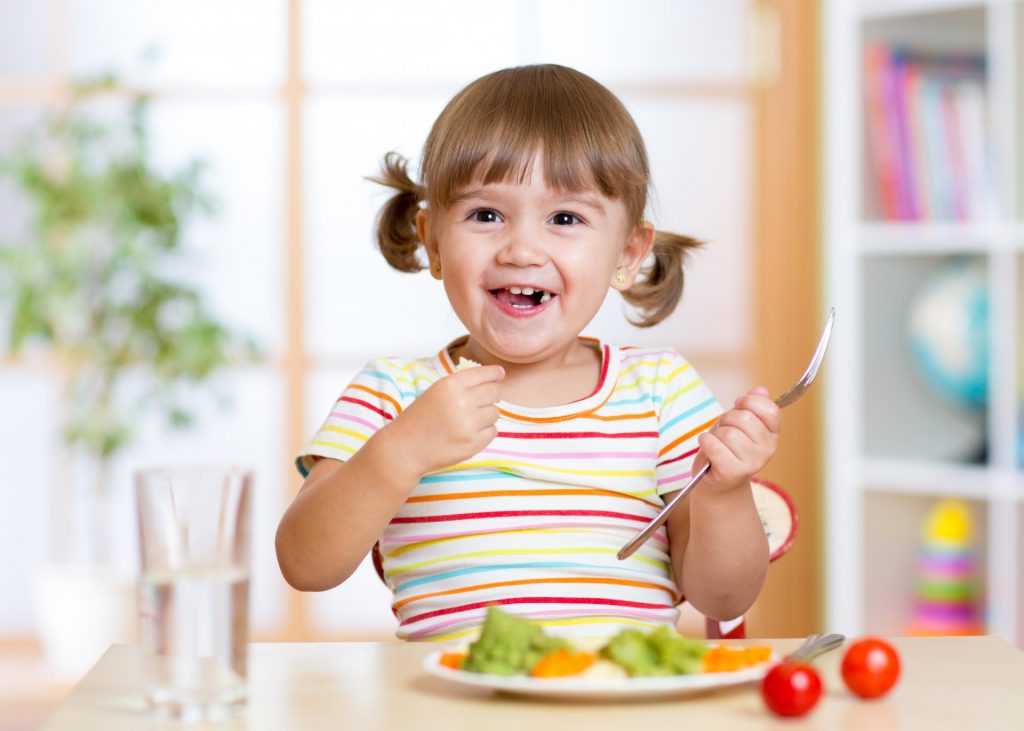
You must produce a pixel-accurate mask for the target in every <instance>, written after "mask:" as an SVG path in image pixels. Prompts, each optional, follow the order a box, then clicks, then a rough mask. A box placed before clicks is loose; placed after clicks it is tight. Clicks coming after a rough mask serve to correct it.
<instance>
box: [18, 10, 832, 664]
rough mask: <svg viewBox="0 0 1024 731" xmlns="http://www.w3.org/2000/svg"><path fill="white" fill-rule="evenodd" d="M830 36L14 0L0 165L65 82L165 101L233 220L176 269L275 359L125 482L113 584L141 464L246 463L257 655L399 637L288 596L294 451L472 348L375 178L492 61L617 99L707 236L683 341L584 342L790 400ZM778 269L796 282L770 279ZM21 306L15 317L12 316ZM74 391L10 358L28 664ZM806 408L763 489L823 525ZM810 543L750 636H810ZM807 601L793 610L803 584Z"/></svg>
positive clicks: (35, 356) (215, 401) (138, 444)
mask: <svg viewBox="0 0 1024 731" xmlns="http://www.w3.org/2000/svg"><path fill="white" fill-rule="evenodd" d="M815 18H816V15H815V14H814V4H810V3H807V4H805V3H796V2H755V1H754V0H721V1H719V2H715V3H708V2H701V1H700V0H644V1H643V2H639V3H625V2H618V1H616V0H525V1H516V0H495V1H494V2H488V3H484V4H481V3H477V2H469V1H468V0H467V1H462V0H450V1H447V2H422V1H414V0H385V1H374V2H370V1H369V0H366V1H365V2H359V1H356V0H348V1H345V2H329V1H328V0H245V1H244V2H242V1H234V2H233V1H229V0H214V1H211V0H204V1H202V2H200V1H199V0H180V1H175V2H168V1H164V2H160V1H159V0H131V1H129V0H48V1H47V2H38V3H23V2H17V1H16V0H0V155H3V154H5V153H6V152H9V151H10V150H12V149H14V147H15V146H16V144H17V141H18V140H19V139H20V137H21V135H22V134H23V133H24V132H25V131H26V130H30V129H32V128H33V127H34V126H37V125H38V124H40V121H41V120H42V119H43V118H44V115H45V114H46V113H47V112H48V111H49V110H53V109H56V108H59V107H60V105H61V104H62V103H64V101H66V98H67V94H68V83H69V82H70V81H72V80H74V79H79V78H83V77H89V76H95V75H97V74H103V73H113V74H115V75H116V76H117V78H118V80H119V82H120V83H121V84H122V85H123V86H124V87H125V88H127V89H129V90H133V91H135V92H144V93H146V94H149V95H151V96H152V100H153V101H152V105H151V107H152V113H151V136H152V140H151V141H152V152H153V157H154V160H155V161H156V163H157V165H158V166H162V167H164V168H166V169H168V170H171V169H175V168H176V167H178V166H180V165H181V164H182V162H183V161H185V160H188V159H190V158H196V157H198V158H202V159H205V160H206V161H208V163H209V170H208V175H207V181H208V183H209V188H210V190H211V191H212V192H213V193H214V195H215V196H216V198H217V199H218V201H219V205H218V211H217V213H216V214H215V215H214V216H213V217H211V218H209V219H197V220H196V221H195V222H194V223H192V224H190V225H189V228H188V229H187V231H186V232H185V235H184V242H185V250H186V257H185V259H184V262H185V264H184V265H183V267H182V270H181V273H182V275H183V276H184V277H185V278H186V280H187V281H189V282H192V283H194V284H195V285H196V286H198V287H199V288H200V290H201V292H202V293H203V294H204V296H205V297H206V298H207V300H208V302H209V303H210V305H211V307H212V308H213V310H214V312H215V313H216V314H217V315H218V316H219V317H221V318H222V319H223V320H224V321H225V322H226V323H228V324H229V325H230V326H232V327H234V328H237V329H238V330H239V331H242V332H245V333H248V334H250V335H252V336H253V337H254V338H255V339H256V340H257V341H258V342H259V343H260V344H261V346H262V347H263V349H264V355H265V357H264V359H263V360H262V361H261V362H259V363H257V364H250V365H246V366H242V367H236V368H233V369H231V370H230V371H229V372H226V373H222V374H220V375H219V376H217V377H216V378H215V379H214V380H213V381H212V382H211V383H210V384H208V385H206V386H204V387H202V388H201V389H197V390H196V391H195V393H193V394H191V396H190V399H191V401H190V404H191V405H192V406H193V407H194V408H195V410H196V412H197V414H198V417H199V418H198V419H197V423H196V425H195V426H194V427H193V428H191V429H190V430H187V431H184V432H176V431H170V430H168V429H167V428H166V427H165V426H164V425H163V424H162V422H159V421H158V420H156V419H155V418H154V419H153V420H152V421H146V422H143V423H140V424H139V425H138V429H137V434H136V439H135V440H134V442H133V443H132V445H131V446H130V448H128V449H127V450H126V451H124V452H123V453H122V454H120V455H119V456H118V458H117V460H116V462H115V464H114V470H113V476H112V478H111V481H110V485H111V489H112V492H113V494H114V509H113V512H114V515H115V519H114V524H113V525H114V528H113V530H112V535H113V538H114V540H115V545H116V555H117V556H118V559H119V560H118V564H119V566H120V568H121V569H122V570H123V571H125V572H127V573H129V574H130V573H131V571H133V570H134V565H135V559H134V550H135V548H134V535H133V523H132V513H131V510H132V500H131V496H130V484H131V474H132V473H133V471H134V470H136V469H138V468H140V467H143V466H148V465H153V464H167V463H180V462H190V463H193V462H231V463H234V464H240V465H244V466H248V467H251V468H252V469H253V470H254V471H255V475H256V487H257V495H258V499H257V501H256V526H255V530H254V536H253V545H254V551H255V553H254V555H255V564H254V572H253V582H252V587H253V610H254V626H253V631H254V634H255V636H256V638H257V639H290V640H291V639H332V638H361V639H384V638H389V637H391V633H392V631H393V628H394V622H393V618H392V615H391V612H390V608H389V604H388V594H387V592H386V590H385V588H384V587H383V586H382V585H381V584H380V582H379V581H378V580H377V578H376V576H375V575H374V573H373V571H372V568H370V567H369V566H364V567H363V568H362V569H360V571H359V572H358V573H357V574H356V575H355V576H353V577H352V579H350V580H349V581H347V582H346V583H345V584H344V585H343V586H342V587H339V588H338V589H335V590H332V591H329V592H325V593H323V594H315V595H300V594H297V593H296V592H293V591H292V590H290V589H289V588H288V587H287V586H286V585H285V584H284V582H283V580H282V579H281V577H280V574H279V572H278V569H277V565H276V560H275V557H274V549H273V536H274V531H275V528H276V525H277V521H278V519H279V517H280V515H281V513H282V511H283V509H284V507H285V506H286V505H287V503H288V501H289V500H290V497H291V495H292V494H294V491H295V490H296V489H297V488H298V485H299V483H300V480H299V478H298V476H297V473H296V472H295V471H294V468H293V466H292V458H293V455H294V453H295V452H296V451H297V449H298V448H299V447H300V446H301V445H302V444H303V442H304V440H305V439H306V438H308V436H309V435H310V434H312V433H313V431H314V430H315V429H316V428H317V426H318V424H319V423H320V421H321V420H322V419H323V418H324V417H325V416H326V413H327V410H328V409H329V407H330V406H331V404H332V403H333V401H334V398H335V397H336V396H337V394H338V393H339V392H340V390H341V389H342V388H343V386H344V385H345V384H346V383H347V382H348V380H349V379H350V377H351V376H352V375H353V374H354V373H355V372H356V371H357V370H358V369H359V368H360V367H361V366H362V364H363V363H364V362H365V361H366V360H367V359H368V358H370V357H373V356H376V355H381V354H393V353H402V354H412V355H421V354H427V353H433V352H436V350H437V349H438V348H439V347H440V346H441V345H442V344H444V343H445V342H447V341H448V340H450V339H451V338H453V337H455V336H457V335H458V334H460V333H461V326H460V324H459V322H458V321H457V320H456V319H455V318H454V316H453V315H452V314H451V313H450V312H449V309H448V306H447V302H446V300H445V298H444V295H443V292H442V290H441V288H440V286H439V285H438V284H437V283H436V282H434V281H433V280H432V279H430V278H429V277H427V276H426V275H422V276H411V275H402V274H399V273H396V272H394V271H391V270H390V269H389V268H388V267H387V265H386V264H385V263H384V261H383V259H382V258H381V257H380V255H379V254H378V253H377V252H376V251H375V249H374V244H373V239H372V234H371V227H372V221H373V217H374V215H375V213H376V210H377V208H378V207H379V205H380V204H381V202H382V201H383V199H384V194H383V193H382V192H381V191H379V190H377V189H376V188H375V186H374V185H373V184H371V183H369V182H367V181H366V180H365V179H364V176H366V175H372V174H374V173H375V172H376V170H377V169H378V165H379V161H380V158H381V157H382V155H383V154H384V153H385V152H387V151H389V150H398V151H399V152H401V153H403V154H404V155H407V156H409V157H411V158H412V159H413V160H414V161H415V160H416V159H417V158H418V154H419V149H420V146H421V144H422V142H423V140H424V139H425V136H426V134H427V132H428V130H429V127H430V125H431V123H432V121H433V120H434V118H435V117H436V115H437V114H438V113H439V112H440V110H441V108H442V107H443V105H444V104H445V103H446V101H447V100H448V99H449V98H450V97H451V96H452V95H453V94H454V93H455V92H456V91H458V89H460V88H461V87H462V86H464V85H465V84H466V83H468V82H469V81H471V80H472V79H474V78H476V77H478V76H480V75H482V74H484V73H486V72H489V71H492V70H495V69H497V68H501V67H505V66H510V65H518V64H524V63H533V62H556V63H563V64H567V65H570V66H574V67H576V68H578V69H580V70H581V71H584V72H586V73H588V74H591V75H592V76H594V77H595V78H597V79H598V80H599V81H601V82H603V83H605V84H606V85H607V86H609V87H610V88H611V89H612V91H613V92H615V93H617V94H618V95H619V96H620V97H621V98H622V99H623V101H624V102H625V103H626V105H627V106H628V107H629V109H630V110H631V112H632V113H633V115H634V116H635V118H636V120H637V122H638V123H639V125H640V128H641V130H642V132H643V134H644V136H645V139H646V142H647V145H648V150H649V153H650V157H651V160H652V165H653V174H654V182H655V200H654V201H653V204H652V209H651V211H650V215H651V218H652V219H653V221H654V222H655V224H656V225H657V227H658V228H663V229H667V230H674V231H679V232H682V233H686V234H690V235H693V236H697V237H699V238H701V239H704V240H706V241H707V242H708V246H707V247H706V248H705V249H704V250H703V251H701V252H700V253H699V254H698V255H697V256H696V257H695V259H694V260H693V262H692V265H691V269H690V273H689V274H688V279H687V291H686V295H685V297H684V301H683V303H682V306H681V307H680V308H679V309H678V311H677V312H676V314H675V315H673V316H672V317H671V318H670V319H669V320H668V321H666V322H665V323H663V324H662V325H659V326H658V327H656V328H653V329H651V330H647V331H640V330H636V329H634V328H632V327H631V326H630V325H629V324H628V323H627V322H626V319H625V313H624V309H623V306H622V303H621V301H620V300H619V299H618V298H617V297H609V299H608V301H607V302H606V305H605V307H604V309H603V310H602V311H601V313H600V314H599V315H598V318H597V320H596V321H595V322H594V323H593V325H592V326H591V327H590V328H589V329H588V332H591V333H595V334H600V335H601V336H602V337H605V338H609V339H613V340H617V341H619V342H623V343H630V344H647V343H663V344H668V345H672V346H675V347H677V348H678V349H680V350H681V351H682V352H684V353H685V354H687V356H688V357H690V359H691V360H693V361H694V362H695V364H696V365H697V366H698V368H699V369H700V370H701V372H702V374H703V375H704V376H705V378H706V380H707V381H708V382H709V383H710V384H711V386H712V388H713V389H714V390H715V391H716V393H717V394H718V396H719V398H720V400H721V401H722V402H723V403H731V401H732V399H733V398H735V396H737V395H739V394H740V393H742V392H744V391H746V390H747V389H748V388H749V387H750V386H751V385H753V384H754V383H756V382H763V383H766V384H767V385H769V386H771V387H772V388H775V389H777V388H782V387H784V386H785V385H786V381H791V380H792V378H793V377H794V376H795V375H796V374H797V373H798V372H799V370H800V368H801V367H802V364H803V362H804V360H805V359H806V357H807V355H808V354H809V353H810V350H811V348H812V346H813V342H814V340H815V338H816V332H815V329H816V328H817V327H818V326H819V325H820V322H821V320H822V318H821V316H820V315H821V313H818V312H817V311H816V309H814V308H816V306H817V300H816V294H815V293H816V291H817V290H816V287H817V276H818V275H817V263H816V261H817V260H816V258H815V246H814V237H815V226H816V207H815V205H814V203H813V200H811V199H810V198H808V191H809V190H810V187H811V185H812V184H813V180H814V164H813V161H814V154H815V144H814V142H815V136H814V135H815V130H814V127H813V120H814V115H815V107H814V99H815V96H814V94H815V91H814V88H815V86H814V85H815V76H814V74H815V67H814V65H813V64H812V63H810V61H811V60H812V59H813V58H814V54H815V39H816V28H815ZM783 38H786V39H787V40H788V43H786V44H783V43H782V39H783ZM783 181H785V183H784V184H783ZM30 210H31V209H30V206H29V202H28V201H27V200H25V198H24V196H22V195H19V193H18V191H17V190H15V189H14V188H12V187H11V186H10V185H9V184H3V185H0V240H3V241H6V242H16V241H19V240H23V239H24V238H25V236H26V235H27V234H26V231H28V230H29V221H30ZM773 247H775V248H774V249H773ZM783 260H786V261H787V262H788V264H787V266H789V267H790V269H788V270H787V277H798V278H802V280H803V282H804V284H802V285H801V286H800V287H797V288H794V287H793V286H792V280H791V279H788V278H787V277H781V278H780V277H778V276H775V274H776V273H777V272H776V269H775V268H777V267H779V266H782V262H783ZM792 267H795V269H793V268H792ZM769 304H771V305H774V306H773V307H771V309H769V308H768V305H769ZM9 308H10V303H9V302H4V301H2V300H0V314H3V315H4V316H3V317H0V323H2V322H6V321H7V320H8V318H7V316H6V315H7V314H8V313H9ZM355 312H358V313H360V314H361V315H363V316H362V317H354V316H353V313H355ZM367 314H370V315H371V316H369V317H367V316H365V315H367ZM3 334H4V333H2V332H0V335H3ZM773 343H774V345H773ZM59 382H60V364H58V363H55V362H53V361H52V359H50V358H48V356H47V354H46V353H45V351H43V352H30V353H28V354H27V355H24V356H21V357H9V356H8V357H5V358H3V359H0V404H2V408H0V492H2V495H3V498H4V509H3V511H2V517H0V520H2V521H3V528H2V530H0V588H2V594H3V600H2V601H0V647H6V648H8V649H11V648H13V649H15V650H26V651H32V650H33V649H34V648H36V647H37V646H38V645H37V641H38V640H37V622H36V617H35V613H34V609H33V600H32V585H33V573H34V571H35V570H36V568H37V567H38V566H39V565H41V564H44V563H45V562H46V561H48V560H49V559H50V558H51V553H52V551H51V548H52V546H53V543H54V540H53V539H54V535H53V532H54V528H53V526H54V524H55V523H54V516H55V515H56V516H59V515H62V514H66V513H67V512H69V511H70V512H71V513H72V514H77V513H75V511H74V509H73V506H70V505H65V504H55V502H54V501H55V498H54V495H57V494H60V491H59V490H56V487H59V486H60V484H61V483H62V482H63V481H66V480H68V479H70V478H69V477H68V474H67V471H66V470H65V471H62V470H61V469H60V466H59V465H60V453H61V444H60V439H59V435H58V433H57V426H56V425H57V423H58V420H59V414H60V410H61V407H62V405H61V394H60V392H59V387H58V384H59ZM814 413H815V412H814V410H813V407H809V408H808V409H807V411H806V413H805V414H803V415H794V417H793V420H792V422H791V426H790V427H789V429H790V433H791V437H790V438H791V440H792V442H793V444H794V445H796V444H801V446H800V448H799V449H798V448H797V447H796V446H794V448H793V449H792V450H788V451H787V450H783V452H781V453H780V456H779V460H777V462H778V465H776V467H775V468H774V470H775V471H774V472H773V473H771V474H769V477H774V478H776V479H781V480H782V481H783V482H784V483H786V484H787V487H788V488H789V489H790V490H791V491H792V492H794V493H795V494H796V495H797V496H798V501H799V502H800V508H801V512H802V513H803V514H804V515H805V516H811V517H812V518H813V515H814V514H815V512H816V510H817V499H818V498H817V495H818V493H819V489H820V486H819V485H818V484H817V479H816V469H817V467H816V461H815V460H816V454H817V448H816V442H815V441H814V436H813V432H814V423H815V418H816V417H815V416H814ZM787 418H789V417H788V416H787ZM71 499H73V498H71ZM62 500H64V498H62ZM806 525H807V526H808V527H807V528H805V529H804V533H803V535H802V537H801V541H803V548H802V549H801V550H802V552H803V553H802V557H801V556H800V554H799V553H797V552H794V555H796V558H787V561H786V562H781V564H786V563H788V564H789V565H788V566H787V567H783V568H782V569H780V570H776V569H775V568H773V572H774V573H773V576H776V577H780V578H778V579H772V580H770V582H769V588H768V591H767V592H766V596H767V597H768V599H767V601H768V603H769V604H771V603H773V602H774V606H776V607H777V609H776V610H774V614H772V613H771V611H769V618H768V619H766V620H764V622H763V624H762V626H761V628H762V632H761V634H765V633H769V632H770V633H773V634H789V633H792V634H795V633H797V632H799V631H803V628H804V627H808V628H811V626H812V625H814V624H815V623H816V622H817V617H818V609H817V604H818V594H817V589H816V583H815V581H816V572H817V565H818V564H817V562H818V559H817V553H818V551H817V549H816V542H817V535H816V529H815V528H814V527H813V519H812V520H810V521H807V522H806ZM781 564H780V565H781ZM787 576H788V578H783V577H787ZM808 577H811V578H810V579H808ZM773 582H774V583H773ZM798 582H799V585H800V586H801V587H803V590H802V591H801V592H800V593H799V596H798V598H797V599H795V600H794V599H793V592H792V590H791V588H787V587H793V586H796V585H797V584H798ZM785 594H788V597H789V598H788V599H787V598H784V597H783V595H785ZM773 596H775V598H774V599H772V597H773ZM756 616H757V612H756V611H755V617H756ZM772 617H774V619H772ZM787 622H788V623H789V624H787ZM755 626H756V620H755Z"/></svg>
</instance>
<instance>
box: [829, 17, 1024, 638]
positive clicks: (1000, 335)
mask: <svg viewBox="0 0 1024 731" xmlns="http://www.w3.org/2000/svg"><path fill="white" fill-rule="evenodd" d="M822 31H823V43H822V49H823V56H824V64H825V67H824V71H823V74H822V83H823V87H822V89H823V94H822V96H823V103H824V124H825V132H824V138H823V139H824V149H823V153H824V161H825V168H824V176H823V179H824V184H825V192H824V197H823V201H824V231H823V241H824V245H825V257H824V261H825V271H824V277H825V287H824V291H825V295H824V296H825V303H824V304H826V305H834V306H835V307H836V311H837V322H836V330H835V334H834V343H833V347H832V350H831V352H830V353H829V356H828V363H827V365H826V369H827V378H826V379H825V381H824V384H823V385H825V388H826V394H825V404H826V405H825V417H824V423H825V465H826V468H825V470H826V472H825V484H826V502H825V504H826V509H825V521H826V526H825V530H824V535H825V536H826V544H825V551H826V564H825V565H826V572H825V592H826V594H825V616H826V625H827V629H829V630H835V631H842V632H846V633H847V634H850V635H858V634H863V633H866V632H872V633H878V634H889V635H896V634H902V633H903V632H904V631H905V626H906V622H907V621H908V620H909V617H910V615H909V610H910V603H911V598H912V585H911V579H912V577H913V564H914V561H915V558H916V553H917V550H918V547H919V530H920V524H921V521H922V520H923V519H924V516H925V515H926V514H927V511H928V509H929V508H930V507H931V505H933V504H934V502H935V500H937V499H939V498H944V497H958V498H962V499H964V500H966V501H968V502H969V503H970V504H971V505H972V507H973V509H974V515H975V519H976V524H975V527H976V529H977V538H976V540H977V547H978V552H979V555H978V559H979V571H980V579H981V583H982V586H983V599H984V606H985V608H986V610H987V611H986V614H985V622H986V629H987V631H988V632H990V633H994V634H998V635H1000V636H1002V637H1004V638H1005V639H1007V640H1008V641H1010V642H1012V643H1014V644H1017V645H1021V646H1024V618H1022V617H1021V613H1022V611H1024V560H1022V559H1021V554H1022V551H1024V467H1022V466H1021V464H1020V463H1019V459H1020V457H1019V456H1018V439H1019V438H1020V437H1021V434H1022V430H1024V426H1022V424H1021V423H1020V421H1019V419H1020V411H1019V409H1020V404H1021V403H1022V399H1024V394H1022V393H1021V389H1022V383H1024V378H1022V377H1021V376H1020V368H1021V364H1022V358H1021V353H1022V347H1024V345H1022V340H1024V338H1022V335H1021V326H1022V322H1021V316H1020V313H1021V311H1022V306H1024V215H1022V214H1024V190H1022V180H1024V160H1022V149H1021V140H1022V139H1024V123H1022V116H1024V114H1022V108H1024V107H1022V105H1024V99H1022V98H1021V96H1024V0H987V1H986V0H977V1H975V2H959V1H956V0H885V1H884V2H881V1H878V0H826V2H825V3H824V13H823V29H822ZM866 40H880V41H883V42H886V43H889V44H893V45H898V46H900V47H903V48H907V49H910V50H914V51H922V52H932V53H936V54H943V53H959V52H964V51H967V52H978V53H983V54H984V55H985V58H986V70H985V79H986V92H987V93H986V101H985V104H986V113H987V115H988V126H987V128H986V129H987V136H988V143H989V145H990V148H991V152H992V159H993V163H994V164H993V176H992V177H993V180H992V182H993V187H992V205H991V212H990V213H988V214H986V215H985V216H984V217H982V218H981V219H979V220H969V221H965V222H960V221H948V222H947V221H942V220H934V221H931V220H929V221H921V222H904V221H888V220H882V219H881V217H880V216H878V215H877V214H876V213H874V212H873V211H872V212H871V213H869V209H870V205H869V203H868V200H867V198H868V197H869V196H868V195H866V194H865V193H866V192H870V190H871V189H870V186H871V184H872V180H871V176H870V174H869V171H868V170H867V167H866V166H867V165H868V164H869V162H868V161H869V158H868V155H867V151H866V149H865V145H866V144H867V142H866V139H867V136H866V133H865V112H866V108H865V96H864V91H863V90H864V80H863V76H862V74H863V63H862V51H863V44H864V43H865V41H866ZM951 257H969V258H972V259H976V260H978V261H981V262H984V263H985V265H986V271H987V280H986V281H987V285H988V290H989V303H990V304H989V307H990V310H989V341H990V347H991V353H990V365H989V390H988V408H987V410H986V411H985V412H984V413H980V414H971V413H968V412H964V411H958V410H956V409H951V408H946V407H943V406H942V405H941V404H939V403H938V402H937V401H936V399H935V397H934V396H932V395H930V394H929V393H928V391H927V388H926V387H925V386H924V385H923V384H922V383H921V382H920V379H919V378H918V377H917V376H916V375H915V374H914V373H913V372H912V370H913V369H912V368H910V366H909V361H908V360H907V358H906V357H905V356H903V355H902V354H901V352H900V348H901V347H902V340H901V336H902V332H901V328H902V327H903V325H902V322H903V321H904V319H905V317H906V312H907V307H908V303H909V297H910V295H909V292H911V291H912V290H913V288H914V286H915V285H916V284H919V283H920V282H921V281H923V279H924V278H925V277H926V276H927V274H928V272H929V271H930V270H932V269H933V268H934V267H935V266H936V265H937V263H939V262H942V261H944V260H946V259H949V258H951ZM975 438H977V439H978V440H979V441H980V443H983V444H984V445H985V453H984V457H983V458H981V459H969V458H967V453H968V452H969V451H970V450H969V449H967V448H966V447H965V445H967V444H969V443H970V442H971V440H972V439H975Z"/></svg>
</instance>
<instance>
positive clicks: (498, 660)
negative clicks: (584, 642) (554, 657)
mask: <svg viewBox="0 0 1024 731" xmlns="http://www.w3.org/2000/svg"><path fill="white" fill-rule="evenodd" d="M559 649H566V650H568V649H571V648H570V646H569V643H568V642H567V641H566V640H564V639H562V638H561V637H549V636H548V635H546V634H544V631H543V630H542V629H541V628H540V626H539V625H536V624H534V623H533V622H531V621H530V620H528V619H522V618H520V617H514V616H512V615H511V614H506V613H505V612H503V611H501V610H500V609H498V608H497V607H494V606H491V607H488V608H487V617H486V618H485V620H484V624H483V627H482V628H481V629H480V637H479V638H477V640H476V641H475V642H473V644H471V645H470V646H469V656H468V657H467V658H466V660H465V662H463V663H462V669H463V670H468V671H470V672H474V673H491V674H492V675H526V674H527V673H529V672H530V671H531V670H533V668H534V666H535V665H536V664H537V663H538V662H539V661H540V659H541V658H542V657H544V656H545V655H548V654H550V653H552V652H554V651H555V650H559Z"/></svg>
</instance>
